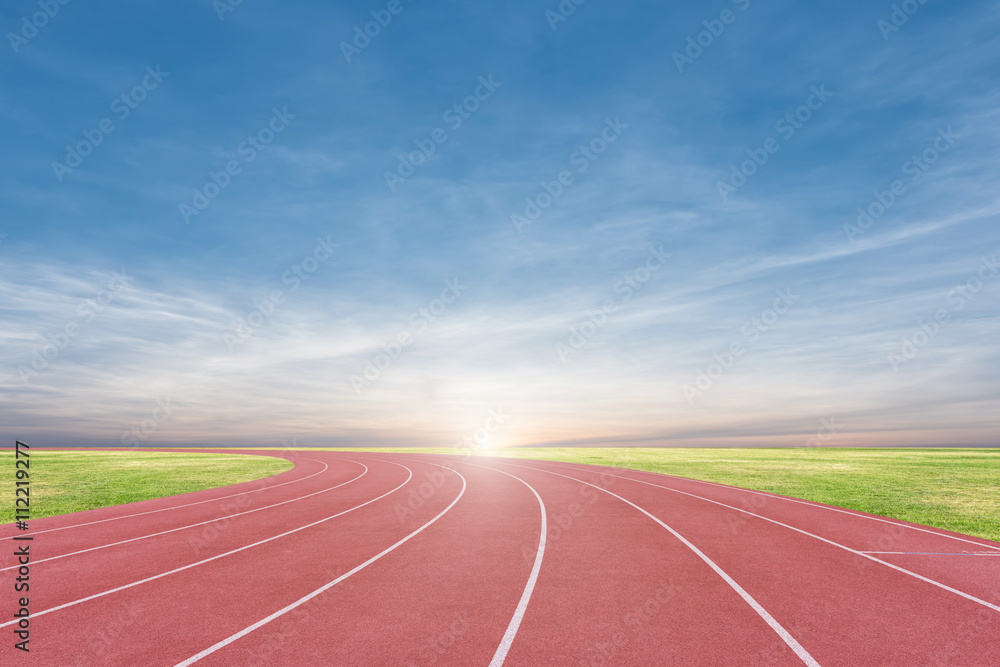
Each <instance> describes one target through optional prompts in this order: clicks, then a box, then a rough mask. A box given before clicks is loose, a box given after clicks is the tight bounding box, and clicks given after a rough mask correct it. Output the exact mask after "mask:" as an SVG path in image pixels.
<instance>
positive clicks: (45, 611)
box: [0, 461, 413, 628]
mask: <svg viewBox="0 0 1000 667" xmlns="http://www.w3.org/2000/svg"><path fill="white" fill-rule="evenodd" d="M386 463H392V462H391V461H386ZM392 465H399V464H398V463H393V464H392ZM399 467H400V468H403V469H405V470H406V472H407V477H406V479H405V480H404V481H403V483H402V484H400V485H399V486H397V487H396V488H394V489H392V490H391V491H386V492H385V493H383V494H382V495H381V496H378V497H376V498H372V499H371V500H369V501H367V502H364V503H361V504H360V505H357V506H355V507H352V508H351V509H349V510H344V511H343V512H338V513H337V514H334V515H332V516H328V517H326V518H325V519H320V520H319V521H314V522H312V523H310V524H306V525H305V526H300V527H299V528H295V529H293V530H289V531H287V532H284V533H281V534H280V535H275V536H274V537H269V538H267V539H264V540H260V541H259V542H254V543H253V544H248V545H246V546H245V547H240V548H238V549H233V550H232V551H227V552H225V553H221V554H218V555H217V556H212V557H211V558H206V559H204V560H200V561H198V562H197V563H191V564H190V565H184V566H182V567H178V568H174V569H173V570H170V571H168V572H163V573H162V574H157V575H153V576H152V577H146V578H145V579H140V580H139V581H133V582H132V583H131V584H125V585H124V586H118V587H117V588H112V589H111V590H107V591H104V592H103V593H95V594H94V595H88V596H87V597H85V598H80V599H79V600H73V601H72V602H67V603H66V604H61V605H59V606H57V607H51V608H49V609H43V610H42V611H37V612H34V613H32V615H31V616H32V618H34V617H35V616H43V615H45V614H51V613H52V612H54V611H59V610H60V609H65V608H67V607H72V606H74V605H78V604H81V603H83V602H88V601H90V600H94V599H97V598H100V597H104V596H105V595H111V594H112V593H117V592H119V591H124V590H126V589H128V588H133V587H135V586H139V585H140V584H145V583H148V582H150V581H154V580H156V579H162V578H163V577H166V576H169V575H171V574H175V573H177V572H182V571H184V570H189V569H191V568H192V567H197V566H198V565H204V564H205V563H210V562H212V561H213V560H218V559H220V558H224V557H225V556H231V555H232V554H235V553H239V552H241V551H246V550H247V549H251V548H253V547H256V546H260V545H261V544H266V543H267V542H272V541H274V540H277V539H279V538H282V537H286V536H288V535H291V534H293V533H297V532H299V531H300V530H305V529H306V528H312V527H313V526H317V525H319V524H321V523H325V522H327V521H329V520H330V519H335V518H337V517H338V516H342V515H344V514H347V513H348V512H353V511H354V510H356V509H360V508H362V507H364V506H365V505H370V504H372V503H373V502H375V501H376V500H381V499H382V498H385V497H386V496H388V495H389V494H390V493H393V492H395V491H398V490H399V489H401V488H403V487H404V486H406V484H407V483H408V482H409V481H410V480H411V479H412V478H413V471H412V470H410V469H409V468H407V467H406V466H402V465H400V466H399ZM14 623H17V619H14V620H13V621H7V622H5V623H0V628H3V627H6V626H8V625H13V624H14Z"/></svg>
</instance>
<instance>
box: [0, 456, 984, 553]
mask: <svg viewBox="0 0 1000 667" xmlns="http://www.w3.org/2000/svg"><path fill="white" fill-rule="evenodd" d="M327 451H351V450H350V449H347V448H336V449H328V450H327ZM355 451H356V450H355ZM365 451H372V452H375V451H380V452H400V453H427V454H454V453H455V452H454V450H452V449H450V448H430V449H400V448H382V449H370V450H365ZM493 455H497V456H505V457H514V458H525V459H542V460H548V461H564V462H570V463H594V464H598V465H607V466H615V467H618V468H631V469H635V470H649V471H652V472H662V473H668V474H671V475H679V476H681V477H690V478H693V479H702V480H706V481H710V482H719V483H722V484H732V485H734V486H741V487H744V488H747V489H755V490H758V491H769V492H772V493H779V494H781V495H786V496H792V497H795V498H804V499H806V500H814V501H817V502H821V503H827V504H830V505H836V506H838V507H847V508H850V509H855V510H861V511H863V512H871V513H872V514H879V515H882V516H888V517H893V518H896V519H903V520H906V521H914V522H917V523H922V524H925V525H928V526H935V527H938V528H945V529H947V530H954V531H957V532H960V533H966V534H969V535H977V536H979V537H985V538H987V539H990V540H994V541H998V542H1000V492H998V491H1000V449H820V448H808V449H646V448H620V449H619V448H579V449H577V448H568V447H563V448H523V449H509V450H500V451H497V452H494V453H493ZM12 459H13V454H12V453H11V452H10V451H9V450H7V451H5V452H4V453H3V454H2V455H0V461H2V465H4V466H5V467H6V468H5V469H6V470H8V471H10V474H9V476H8V479H9V481H8V482H7V485H8V486H7V489H9V491H6V492H5V495H6V497H8V498H9V499H10V500H9V502H8V503H4V505H3V506H0V522H9V521H12V520H13V500H12V499H13V488H14V483H13V482H14V476H13V460H12ZM31 465H32V468H31V474H32V477H31V481H32V516H33V517H42V516H51V515H54V514H64V513H67V512H75V511H79V510H84V509H92V508H95V507H102V506H104V505H116V504H120V503H127V502H134V501H136V500H145V499H147V498H155V497H159V496H166V495H173V494H177V493H186V492H188V491H197V490H200V489H206V488H210V487H214V486H222V485H224V484H235V483H237V482H243V481H249V480H252V479H258V478H260V477H265V476H267V475H273V474H276V473H279V472H282V471H284V470H287V469H288V468H290V467H291V464H290V463H288V462H287V461H284V460H281V459H273V458H268V457H256V456H240V455H229V454H226V455H220V454H188V453H163V452H66V451H60V452H46V451H44V450H35V452H34V453H33V455H32V457H31ZM0 483H2V482H0Z"/></svg>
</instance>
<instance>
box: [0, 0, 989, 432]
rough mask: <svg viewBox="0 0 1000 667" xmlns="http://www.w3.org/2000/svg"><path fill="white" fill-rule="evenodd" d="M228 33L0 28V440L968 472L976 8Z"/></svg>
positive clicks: (977, 139)
mask: <svg viewBox="0 0 1000 667" xmlns="http://www.w3.org/2000/svg"><path fill="white" fill-rule="evenodd" d="M223 2H224V0H220V1H219V2H216V3H214V4H213V3H212V2H209V1H207V0H205V1H203V2H184V1H176V2H156V1H153V0H146V1H143V2H134V3H127V4H123V3H109V2H87V3H84V2H72V1H71V2H69V3H68V4H65V5H62V4H59V3H58V1H57V0H52V2H50V3H49V2H46V0H43V1H42V3H41V4H39V3H38V2H20V1H18V2H12V3H8V4H7V5H5V7H4V9H3V12H2V21H3V27H4V32H5V33H6V40H5V41H6V44H5V46H4V47H3V55H2V56H0V58H2V60H0V62H2V65H0V66H2V74H3V86H2V88H0V113H2V115H3V120H4V122H3V124H2V128H0V133H2V137H3V146H4V153H5V159H4V160H3V161H2V162H0V169H2V170H3V178H2V185H0V198H2V208H3V216H2V218H0V234H3V235H5V236H3V237H2V238H0V266H2V271H0V309H2V326H0V335H2V337H3V344H2V346H0V357H2V359H0V362H2V369H3V374H2V376H0V425H2V428H3V431H4V432H6V433H8V436H7V437H8V438H9V439H13V438H15V437H17V438H20V439H22V440H28V441H29V442H37V443H39V444H51V445H60V444H63V445H80V444H90V445H119V444H131V445H135V444H138V445H167V444H189V443H190V444H218V445H241V444H253V445H279V444H281V443H282V442H287V443H293V442H294V443H297V444H300V445H342V446H349V445H358V446H362V445H389V444H391V445H441V446H449V445H452V444H454V443H456V442H461V441H462V440H463V439H465V438H474V439H475V440H476V441H477V442H478V443H479V444H482V445H484V446H487V447H495V446H510V445H526V444H628V445H706V446H717V445H806V444H822V445H997V444H998V443H997V441H996V434H997V432H998V426H1000V423H998V422H1000V418H998V415H1000V410H998V395H1000V378H998V373H997V368H998V362H1000V354H998V346H997V343H996V340H997V324H998V316H1000V302H998V294H1000V291H998V289H1000V285H998V283H1000V275H998V273H997V272H998V270H1000V269H997V268H996V266H995V261H996V260H995V258H996V255H997V253H998V251H1000V232H998V228H997V220H998V216H1000V201H998V197H997V188H996V185H995V183H996V180H997V175H998V169H1000V167H998V164H1000V163H998V162H997V159H996V156H997V154H998V152H997V149H998V145H1000V141H998V140H1000V106H998V103H1000V92H998V86H997V84H998V82H1000V48H998V46H1000V38H998V37H997V35H998V34H1000V32H998V28H1000V6H998V5H997V3H995V2H993V3H991V2H960V3H954V2H951V3H949V2H944V1H935V0H928V1H927V2H926V3H923V4H920V3H919V2H917V0H911V2H910V3H908V4H907V5H906V8H905V9H907V10H909V12H910V13H905V12H904V11H903V8H902V7H900V9H898V10H895V9H894V6H893V3H891V2H885V3H877V2H876V3H870V2H853V1H849V2H842V3H803V2H799V3H793V2H768V3H765V2H759V1H757V0H750V1H749V2H747V1H746V0H739V2H728V1H724V0H720V1H719V2H715V3H708V4H705V3H693V2H688V3H668V5H667V6H664V5H663V3H652V2H650V3H640V2H617V3H611V2H601V1H600V0H588V1H587V2H584V3H582V4H580V5H575V4H573V3H572V2H570V1H569V0H567V2H563V3H562V5H560V3H559V2H557V1H556V0H549V1H531V2H527V1H524V2H510V3H500V4H499V5H498V4H497V3H493V4H484V3H466V2H437V3H424V2H420V0H400V1H399V2H398V3H390V2H382V1H381V0H378V1H373V2H339V3H330V2H318V1H317V2H302V1H292V2H284V3H275V2H261V1H256V0H246V1H244V2H242V3H240V4H238V5H230V4H224V3H223ZM897 6H898V5H897ZM46 7H48V11H49V13H50V14H52V16H50V17H49V16H43V15H40V14H38V13H39V12H44V10H45V8H46ZM560 7H562V9H561V10H560ZM570 9H572V12H570ZM560 11H562V13H561V14H560V13H559V12H560ZM372 12H374V15H373V14H372ZM894 12H895V15H894ZM379 19H381V21H382V23H384V24H385V25H378V24H376V23H371V22H372V21H377V20H379ZM562 19H565V20H562ZM32 21H34V23H35V24H40V25H41V27H38V28H37V29H35V28H36V26H35V25H32ZM356 28H357V29H358V31H360V32H361V33H363V32H364V31H365V30H366V29H367V30H368V31H369V33H371V34H374V36H373V37H370V38H367V39H365V38H363V37H362V38H359V37H357V35H358V31H356ZM355 40H357V41H355ZM699 42H700V44H699ZM345 44H346V45H347V46H345ZM348 60H349V61H350V62H348ZM123 96H124V97H123ZM431 148H433V151H432V150H431ZM84 153H86V155H83V154H84ZM77 156H79V157H77ZM914 158H916V159H914ZM755 159H756V162H754V160H755ZM734 172H735V173H736V175H735V176H734ZM387 174H390V175H389V176H387ZM393 175H394V176H393ZM560 179H561V180H560ZM894 188H895V190H896V191H895V192H893V189H894ZM880 200H881V201H880ZM859 208H860V209H862V210H867V211H869V216H870V217H868V218H862V219H861V224H859V222H858V218H859V212H858V211H859Z"/></svg>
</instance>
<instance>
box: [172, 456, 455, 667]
mask: <svg viewBox="0 0 1000 667" xmlns="http://www.w3.org/2000/svg"><path fill="white" fill-rule="evenodd" d="M390 463H391V461H390ZM397 465H398V464H397ZM430 465H437V464H436V463H431V464H430ZM404 467H405V466H404ZM438 467H439V468H446V466H438ZM447 469H448V470H451V472H453V473H455V474H456V475H458V477H459V478H460V479H461V480H462V490H461V491H460V492H459V494H458V496H457V497H456V498H455V499H454V500H452V501H451V504H450V505H448V506H447V507H445V508H444V509H443V510H442V511H441V513H440V514H438V515H437V516H435V517H434V518H433V519H431V520H430V521H428V522H427V523H425V524H424V525H422V526H421V527H420V528H418V529H416V530H415V531H413V532H412V533H410V534H409V535H407V536H406V537H404V538H403V539H401V540H400V541H399V542H396V543H395V544H393V545H392V546H391V547H388V548H387V549H384V550H383V551H381V552H380V553H378V554H376V555H375V556H372V557H371V558H369V559H368V560H366V561H365V562H364V563H362V564H361V565H358V566H357V567H355V568H354V569H353V570H351V571H350V572H347V573H346V574H342V575H340V576H339V577H337V578H336V579H334V580H333V581H331V582H330V583H328V584H325V585H324V586H321V587H319V588H317V589H316V590H314V591H313V592H312V593H309V594H308V595H306V596H304V597H301V598H299V599H298V600H296V601H295V602H293V603H291V604H290V605H288V606H286V607H282V608H281V609H279V610H278V611H276V612H274V613H273V614H271V615H270V616H267V617H265V618H262V619H261V620H259V621H257V622H256V623H254V624H253V625H250V626H248V627H246V628H244V629H242V630H240V631H239V632H237V633H235V634H232V635H230V636H229V637H226V638H225V639H223V640H222V641H220V642H217V643H215V644H213V645H211V646H209V647H208V648H207V649H205V650H204V651H202V652H201V653H198V654H196V655H193V656H191V657H190V658H188V659H187V660H185V661H183V662H179V663H177V665H176V666H175V667H187V665H191V664H194V663H195V662H198V661H199V660H201V659H202V658H204V657H206V656H208V655H211V654H212V653H215V652H216V651H218V650H219V649H221V648H224V647H226V646H228V645H229V644H232V643H233V642H234V641H236V640H237V639H240V638H241V637H245V636H246V635H248V634H250V633H251V632H253V631H254V630H256V629H257V628H260V627H261V626H264V625H267V624H268V623H270V622H271V621H273V620H274V619H276V618H278V617H280V616H283V615H284V614H287V613H288V612H290V611H291V610H293V609H295V608H296V607H298V606H300V605H302V604H305V603H306V602H308V601H309V600H311V599H313V598H314V597H316V596H317V595H320V594H321V593H323V592H324V591H327V590H329V589H330V588H332V587H334V586H336V585H337V584H339V583H340V582H341V581H343V580H344V579H347V578H348V577H349V576H351V575H352V574H354V573H355V572H358V571H360V570H363V569H364V568H366V567H368V566H369V565H371V564H372V563H374V562H375V561H377V560H378V559H379V558H381V557H382V556H385V555H386V554H388V553H389V552H391V551H393V550H395V549H396V548H397V547H399V546H401V545H402V544H404V543H406V542H408V541H409V540H410V539H411V538H413V537H415V536H416V535H417V534H419V533H421V532H423V531H424V529H426V528H427V527H428V526H430V525H431V524H433V523H434V522H435V521H437V520H438V519H440V518H441V517H442V516H444V515H445V514H446V513H447V512H448V510H450V509H451V508H452V507H454V506H455V503H457V502H458V501H459V499H460V498H461V497H462V496H463V495H465V488H466V483H465V478H464V477H462V475H461V473H459V472H458V471H456V470H453V469H451V468H447ZM407 481H409V480H407Z"/></svg>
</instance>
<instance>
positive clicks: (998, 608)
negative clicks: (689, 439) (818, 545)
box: [520, 466, 1000, 611]
mask: <svg viewBox="0 0 1000 667" xmlns="http://www.w3.org/2000/svg"><path fill="white" fill-rule="evenodd" d="M520 467H524V466H520ZM553 474H556V473H553ZM605 474H608V475H611V473H605ZM611 477H617V478H618V479H625V480H628V481H630V482H636V483H638V484H646V485H648V486H655V487H656V488H658V489H664V490H666V491H673V492H674V493H680V494H682V495H685V496H691V497H692V498H697V499H698V500H704V501H705V502H707V503H712V504H715V505H719V506H720V507H728V508H729V509H731V510H735V511H737V512H742V513H743V514H749V515H750V516H755V517H757V518H758V519H763V520H764V521H769V522H771V523H773V524H775V525H778V526H782V527H784V528H788V529H789V530H794V531H795V532H797V533H801V534H803V535H806V536H808V537H812V538H814V539H817V540H819V541H820V542H826V543H827V544H829V545H831V546H834V547H837V548H838V549H843V550H844V551H849V552H850V553H852V554H857V555H858V556H861V557H862V558H867V559H868V560H871V561H875V562H876V563H881V564H882V565H885V566H886V567H888V568H892V569H893V570H896V571H898V572H902V573H903V574H908V575H910V576H911V577H914V578H916V579H919V580H921V581H924V582H926V583H928V584H932V585H934V586H937V587H938V588H941V589H944V590H946V591H948V592H950V593H954V594H955V595H960V596H961V597H963V598H965V599H967V600H971V601H972V602H975V603H977V604H981V605H983V606H984V607H988V608H990V609H992V610H994V611H1000V606H997V605H995V604H992V603H990V602H987V601H986V600H981V599H979V598H977V597H976V596H974V595H969V594H968V593H965V592H963V591H960V590H958V589H957V588H952V587H951V586H948V585H946V584H942V583H941V582H940V581H934V580H933V579H929V578H928V577H925V576H923V575H921V574H917V573H916V572H911V571H910V570H907V569H906V568H902V567H899V566H898V565H893V564H892V563H890V562H889V561H884V560H882V559H880V558H875V556H870V555H868V554H867V553H865V552H864V551H857V550H856V549H852V548H851V547H848V546H845V545H843V544H839V543H837V542H834V541H833V540H828V539H826V538H825V537H820V536H819V535H815V534H813V533H810V532H808V531H805V530H802V529H801V528H796V527H795V526H789V525H788V524H787V523H782V522H781V521H778V520H776V519H771V518H770V517H766V516H763V515H761V514H755V513H753V512H751V511H749V510H745V509H741V508H739V507H734V506H733V505H727V504H726V503H720V502H719V501H717V500H712V499H711V498H703V497H702V496H698V495H695V494H693V493H688V492H687V491H679V490H678V489H673V488H670V487H669V486H663V485H662V484H653V483H652V482H644V481H643V480H641V479H634V478H632V477H622V476H621V475H611Z"/></svg>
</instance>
